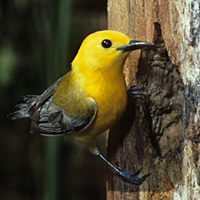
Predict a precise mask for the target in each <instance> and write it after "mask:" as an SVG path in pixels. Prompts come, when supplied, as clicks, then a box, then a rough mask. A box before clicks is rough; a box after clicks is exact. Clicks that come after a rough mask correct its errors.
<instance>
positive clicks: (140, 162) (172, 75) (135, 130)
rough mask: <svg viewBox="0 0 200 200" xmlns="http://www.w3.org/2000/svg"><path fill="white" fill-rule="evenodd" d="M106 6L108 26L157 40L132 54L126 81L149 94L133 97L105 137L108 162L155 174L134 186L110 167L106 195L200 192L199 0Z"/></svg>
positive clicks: (195, 195)
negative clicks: (106, 138) (121, 116)
mask: <svg viewBox="0 0 200 200" xmlns="http://www.w3.org/2000/svg"><path fill="white" fill-rule="evenodd" d="M107 9H108V28H109V29H111V30H117V31H121V32H123V33H125V34H127V35H129V36H130V37H131V38H133V39H134V40H141V41H148V42H154V43H155V44H156V47H155V49H153V50H143V51H135V52H132V53H131V54H130V56H129V59H128V60H127V62H126V64H125V69H124V74H125V77H126V83H127V87H130V86H132V85H140V86H141V85H142V86H143V87H144V90H145V91H147V92H148V93H149V95H150V96H149V98H148V99H146V98H142V99H138V100H134V99H129V104H128V107H127V111H126V113H125V115H124V116H123V118H122V119H121V121H120V122H119V123H117V124H116V125H115V126H114V127H113V128H112V129H111V130H110V132H109V134H108V141H107V151H108V152H107V155H108V160H109V161H111V162H112V163H113V164H114V163H115V162H118V163H119V165H120V166H122V167H124V168H125V169H127V170H128V171H130V172H131V171H135V170H137V169H139V168H141V167H143V171H142V172H141V174H140V175H139V177H140V176H142V175H144V174H146V173H149V172H150V173H151V175H150V177H148V178H147V180H146V181H145V182H144V183H143V184H142V185H140V186H135V185H133V184H131V183H128V182H126V181H124V180H123V179H122V178H121V177H120V176H118V175H117V174H116V173H115V172H113V171H112V170H111V169H109V168H108V178H107V199H108V200H111V199H116V200H118V199H120V200H127V199H134V200H137V199H138V200H144V199H145V200H146V199H147V200H150V199H152V200H158V199H173V200H179V199H181V200H190V199H191V200H193V199H200V187H199V185H200V157H199V151H200V144H199V141H200V138H199V135H200V100H199V99H200V91H199V90H200V63H199V55H200V42H199V40H200V14H199V13H200V3H199V2H198V1H194V0H189V1H187V0H182V1H175V0H171V1H170V0H160V1H157V0H143V1H141V0H108V8H107Z"/></svg>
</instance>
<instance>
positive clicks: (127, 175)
mask: <svg viewBox="0 0 200 200" xmlns="http://www.w3.org/2000/svg"><path fill="white" fill-rule="evenodd" d="M98 156H99V157H100V158H101V159H102V160H103V161H105V162H106V163H107V164H108V165H109V166H110V167H112V168H113V169H114V170H115V171H116V172H118V173H119V174H120V175H121V176H122V177H123V178H124V179H125V180H127V181H129V182H131V183H133V184H135V185H140V184H142V183H143V182H144V181H145V180H146V178H147V177H148V176H149V175H150V173H148V174H146V175H144V176H142V177H140V178H134V176H136V175H138V174H139V173H140V172H141V171H142V168H141V169H139V170H137V171H135V172H133V173H130V172H128V171H126V170H125V169H123V168H122V167H119V166H118V165H117V167H115V166H114V165H112V164H111V163H110V162H108V161H107V160H106V159H105V158H104V157H103V156H102V155H101V154H100V153H99V154H98Z"/></svg>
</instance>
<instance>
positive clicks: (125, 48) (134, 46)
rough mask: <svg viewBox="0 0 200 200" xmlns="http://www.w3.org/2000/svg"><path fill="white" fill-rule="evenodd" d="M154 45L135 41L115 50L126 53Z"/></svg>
mask: <svg viewBox="0 0 200 200" xmlns="http://www.w3.org/2000/svg"><path fill="white" fill-rule="evenodd" d="M154 45H155V44H154V43H151V42H141V41H135V40H131V41H130V42H129V43H128V44H127V45H124V46H121V47H119V48H117V50H119V51H122V52H127V51H133V50H136V49H143V48H145V47H153V46H154Z"/></svg>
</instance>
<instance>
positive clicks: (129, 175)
mask: <svg viewBox="0 0 200 200" xmlns="http://www.w3.org/2000/svg"><path fill="white" fill-rule="evenodd" d="M116 166H117V169H118V170H119V171H120V174H121V175H122V177H123V178H124V179H125V180H127V181H129V182H131V183H133V184H136V185H140V184H142V183H143V182H144V181H145V180H146V178H147V177H148V176H149V175H150V174H151V173H148V174H145V175H144V176H142V177H140V178H134V176H136V175H138V174H139V173H140V172H141V171H142V169H143V168H140V169H138V170H137V171H135V172H133V173H129V172H128V171H126V170H125V169H124V168H122V167H120V166H118V164H117V163H116Z"/></svg>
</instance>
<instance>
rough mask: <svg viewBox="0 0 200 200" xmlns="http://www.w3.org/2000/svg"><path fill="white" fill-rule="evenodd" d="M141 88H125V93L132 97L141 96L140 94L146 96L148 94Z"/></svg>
mask: <svg viewBox="0 0 200 200" xmlns="http://www.w3.org/2000/svg"><path fill="white" fill-rule="evenodd" d="M142 89H143V87H131V88H129V89H128V90H127V94H128V95H129V96H131V97H133V98H141V97H142V96H144V97H148V96H149V94H148V93H147V92H143V91H141V90H142Z"/></svg>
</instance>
